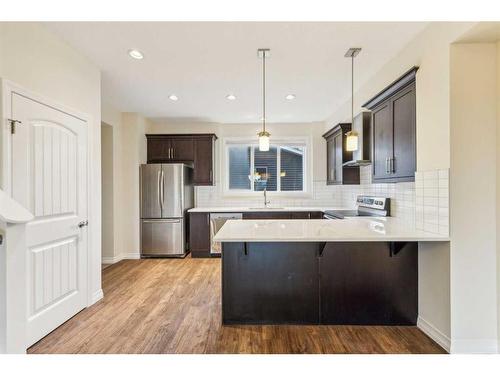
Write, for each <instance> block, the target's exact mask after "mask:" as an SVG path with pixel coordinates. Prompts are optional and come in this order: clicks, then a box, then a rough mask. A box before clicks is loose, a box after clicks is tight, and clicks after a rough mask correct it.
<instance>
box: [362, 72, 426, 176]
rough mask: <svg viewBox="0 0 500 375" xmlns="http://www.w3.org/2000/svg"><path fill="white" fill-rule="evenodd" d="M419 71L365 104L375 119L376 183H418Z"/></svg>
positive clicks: (374, 163)
mask: <svg viewBox="0 0 500 375" xmlns="http://www.w3.org/2000/svg"><path fill="white" fill-rule="evenodd" d="M417 70H418V67H413V68H412V69H410V70H409V71H408V72H406V73H405V74H404V75H402V76H401V77H400V78H398V79H397V80H396V81H394V82H393V83H392V84H391V85H389V86H388V87H386V88H385V89H384V90H382V91H381V92H380V93H379V94H377V95H376V96H374V97H373V98H372V99H370V100H369V101H368V102H367V103H365V104H364V105H363V107H365V108H367V109H370V110H371V111H372V116H373V118H372V136H373V138H372V139H373V149H372V155H373V159H372V160H373V164H372V169H373V182H403V181H415V170H416V103H415V77H416V72H417Z"/></svg>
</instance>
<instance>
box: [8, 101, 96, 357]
mask: <svg viewBox="0 0 500 375" xmlns="http://www.w3.org/2000/svg"><path fill="white" fill-rule="evenodd" d="M11 104H12V108H11V111H12V118H13V119H15V120H18V121H21V123H20V124H17V125H16V128H15V133H14V134H12V135H11V137H12V143H11V144H12V149H11V150H12V155H11V157H12V159H11V163H12V168H11V171H12V176H11V178H12V180H11V181H12V185H11V186H12V196H13V198H14V199H16V200H17V201H18V202H20V203H21V204H23V205H24V206H25V207H27V208H28V209H29V210H30V211H31V212H32V213H33V214H34V215H35V219H34V220H33V222H31V223H30V224H28V227H27V251H28V254H27V268H26V269H27V290H28V295H27V299H28V300H27V302H28V303H27V307H28V312H27V317H28V322H27V342H26V346H27V347H28V346H30V345H32V344H33V343H35V342H36V341H38V340H39V339H40V338H42V337H43V336H45V335H46V334H48V333H49V332H50V331H52V330H53V329H54V328H56V327H57V326H59V325H61V324H62V323H64V322H65V321H66V320H68V319H69V318H71V317H72V316H73V315H75V314H76V313H77V312H79V311H80V310H82V309H83V308H85V306H86V304H87V266H88V265H87V263H88V261H87V259H88V258H87V228H86V226H83V227H79V223H81V224H80V225H82V224H84V223H85V221H86V220H87V123H86V122H85V121H83V120H81V119H79V118H77V117H74V116H72V115H70V114H68V113H65V112H62V111H59V110H57V109H55V108H53V107H50V106H48V105H45V104H43V103H40V102H38V101H35V100H32V99H30V98H27V97H25V96H22V95H19V94H17V93H12V97H11Z"/></svg>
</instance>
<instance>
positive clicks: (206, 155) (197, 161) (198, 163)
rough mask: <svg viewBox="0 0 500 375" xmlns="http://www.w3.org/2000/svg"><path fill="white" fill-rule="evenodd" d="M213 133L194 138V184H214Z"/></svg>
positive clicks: (214, 137) (214, 138)
mask: <svg viewBox="0 0 500 375" xmlns="http://www.w3.org/2000/svg"><path fill="white" fill-rule="evenodd" d="M216 139H217V137H216V136H215V134H211V135H207V136H199V137H195V138H194V177H193V178H194V184H195V185H214V183H215V180H214V164H215V158H214V155H215V140H216Z"/></svg>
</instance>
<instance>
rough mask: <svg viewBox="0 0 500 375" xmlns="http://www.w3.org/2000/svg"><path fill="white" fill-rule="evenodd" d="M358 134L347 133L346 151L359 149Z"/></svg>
mask: <svg viewBox="0 0 500 375" xmlns="http://www.w3.org/2000/svg"><path fill="white" fill-rule="evenodd" d="M358 139H359V137H358V132H356V131H350V132H347V133H346V142H345V149H346V150H347V151H356V150H357V149H358Z"/></svg>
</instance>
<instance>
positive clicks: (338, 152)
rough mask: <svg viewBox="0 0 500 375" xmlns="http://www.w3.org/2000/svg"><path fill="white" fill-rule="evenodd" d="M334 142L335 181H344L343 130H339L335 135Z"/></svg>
mask: <svg viewBox="0 0 500 375" xmlns="http://www.w3.org/2000/svg"><path fill="white" fill-rule="evenodd" d="M333 142H334V147H335V156H334V163H335V164H334V165H335V168H334V181H335V183H337V184H338V183H342V161H343V158H342V155H343V148H342V132H339V133H337V134H335V135H334V136H333Z"/></svg>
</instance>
